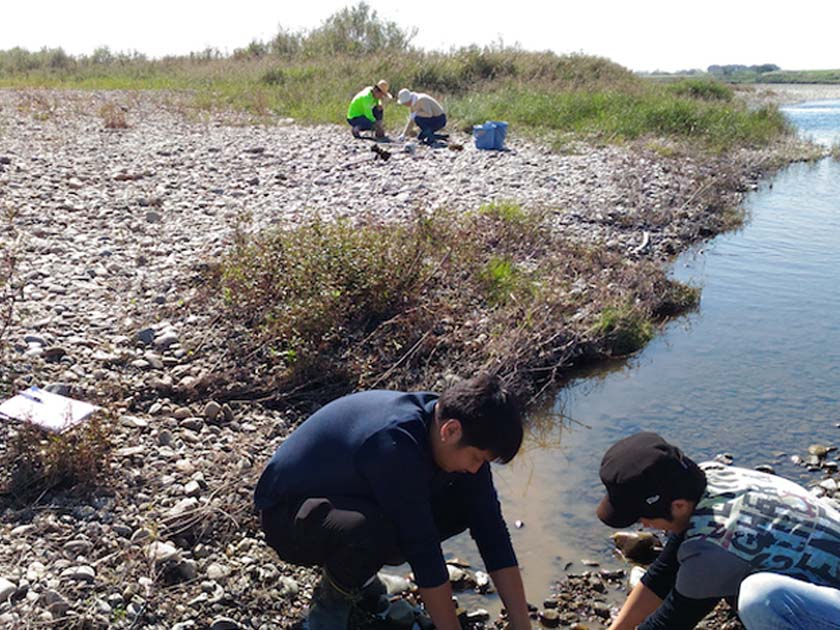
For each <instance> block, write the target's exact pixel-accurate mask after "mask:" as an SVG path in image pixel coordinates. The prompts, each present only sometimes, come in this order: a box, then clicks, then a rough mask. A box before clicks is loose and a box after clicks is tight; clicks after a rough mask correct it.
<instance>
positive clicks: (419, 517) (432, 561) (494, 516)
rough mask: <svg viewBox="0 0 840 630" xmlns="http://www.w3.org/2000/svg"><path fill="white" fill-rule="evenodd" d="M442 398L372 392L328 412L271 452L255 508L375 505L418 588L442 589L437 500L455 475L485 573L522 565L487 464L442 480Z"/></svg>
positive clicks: (444, 574) (444, 572) (446, 475)
mask: <svg viewBox="0 0 840 630" xmlns="http://www.w3.org/2000/svg"><path fill="white" fill-rule="evenodd" d="M437 398H438V397H437V395H436V394H431V393H427V392H414V393H403V392H390V391H381V390H375V391H369V392H362V393H358V394H351V395H350V396H345V397H343V398H339V399H338V400H334V401H333V402H331V403H329V404H328V405H325V406H324V407H322V408H321V409H320V410H318V411H317V412H316V413H315V414H313V415H312V416H311V417H310V418H309V419H307V420H306V421H305V422H304V423H303V424H302V425H301V426H300V427H298V428H297V429H296V430H295V431H294V432H293V433H292V434H291V435H290V436H289V437H288V438H287V439H286V441H284V442H283V443H282V444H281V445H280V447H279V448H278V449H277V451H276V452H275V453H274V455H273V457H272V458H271V460H270V461H269V462H268V465H267V466H266V468H265V470H264V471H263V473H262V476H261V477H260V480H259V482H258V483H257V488H256V490H255V492H254V501H255V503H256V506H257V507H258V508H259V509H261V510H264V509H267V508H270V507H272V506H274V505H276V504H277V503H279V502H281V501H282V500H283V499H284V498H286V497H301V498H302V497H330V496H357V497H365V498H369V499H371V500H372V501H374V502H375V503H376V504H377V505H378V506H379V507H380V508H381V509H382V512H383V513H384V514H385V515H386V516H388V517H389V518H390V519H391V520H392V521H393V522H394V524H395V526H396V529H397V535H398V539H399V543H400V547H401V549H402V551H403V553H404V554H405V557H406V559H407V560H408V562H409V564H410V565H411V568H412V570H413V571H414V577H415V580H416V581H417V584H418V585H419V586H421V587H435V586H440V585H441V584H443V583H444V582H446V581H447V579H448V573H447V570H446V566H445V564H444V560H443V553H442V551H441V548H440V543H439V540H440V536H439V534H438V531H437V528H436V526H435V522H434V519H433V516H432V509H431V501H430V499H431V496H432V495H433V494H434V492H435V488H437V487H440V486H442V485H444V484H447V483H449V482H450V481H452V479H453V478H457V479H458V480H459V483H460V484H461V485H462V486H464V487H466V492H465V500H466V501H467V502H468V513H469V528H470V533H471V534H472V537H473V538H474V539H475V541H476V544H477V545H478V549H479V552H480V553H481V557H482V558H483V560H484V563H485V566H486V569H487V570H488V571H495V570H497V569H502V568H505V567H510V566H516V556H515V555H514V552H513V546H512V545H511V542H510V535H509V533H508V530H507V526H506V525H505V522H504V519H503V518H502V512H501V507H500V505H499V500H498V497H497V495H496V490H495V488H494V487H493V478H492V474H491V472H490V464H489V463H488V464H485V465H484V466H482V467H481V469H479V471H478V472H477V473H476V474H474V475H471V474H467V473H444V472H443V471H441V469H439V468H438V467H437V466H436V465H435V463H434V460H433V458H432V449H431V445H430V443H429V430H430V428H431V425H432V423H433V422H434V408H435V404H436V402H437Z"/></svg>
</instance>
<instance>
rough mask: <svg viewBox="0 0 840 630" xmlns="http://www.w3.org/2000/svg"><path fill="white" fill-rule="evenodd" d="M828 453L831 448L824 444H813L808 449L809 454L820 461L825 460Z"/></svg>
mask: <svg viewBox="0 0 840 630" xmlns="http://www.w3.org/2000/svg"><path fill="white" fill-rule="evenodd" d="M828 452H829V448H828V447H827V446H823V445H822V444H811V446H809V447H808V454H809V455H814V456H816V457H817V458H818V459H825V456H826V455H828Z"/></svg>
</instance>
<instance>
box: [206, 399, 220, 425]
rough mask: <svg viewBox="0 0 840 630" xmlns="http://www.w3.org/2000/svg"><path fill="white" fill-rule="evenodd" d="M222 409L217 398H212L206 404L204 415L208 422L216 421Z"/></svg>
mask: <svg viewBox="0 0 840 630" xmlns="http://www.w3.org/2000/svg"><path fill="white" fill-rule="evenodd" d="M221 411H222V406H221V405H220V404H219V403H217V402H216V401H215V400H211V401H210V402H209V403H207V404H206V405H205V406H204V417H205V418H207V421H208V422H215V420H216V418H218V416H219V414H220V413H221Z"/></svg>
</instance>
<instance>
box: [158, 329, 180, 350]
mask: <svg viewBox="0 0 840 630" xmlns="http://www.w3.org/2000/svg"><path fill="white" fill-rule="evenodd" d="M176 343H178V334H177V333H176V332H175V331H174V330H167V331H165V332H164V333H163V334H162V335H160V336H159V337H155V339H154V345H155V348H157V349H159V350H165V349H166V348H168V347H169V346H172V345H174V344H176Z"/></svg>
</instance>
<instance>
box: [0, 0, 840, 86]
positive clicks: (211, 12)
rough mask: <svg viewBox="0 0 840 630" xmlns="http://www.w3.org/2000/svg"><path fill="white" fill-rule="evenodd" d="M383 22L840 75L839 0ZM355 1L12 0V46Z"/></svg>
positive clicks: (121, 39) (226, 48) (115, 44)
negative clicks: (838, 71) (836, 71)
mask: <svg viewBox="0 0 840 630" xmlns="http://www.w3.org/2000/svg"><path fill="white" fill-rule="evenodd" d="M367 3H368V5H369V6H370V7H371V8H372V9H374V10H376V11H377V13H378V14H379V16H380V17H381V18H384V19H387V20H392V21H394V22H396V23H397V24H399V25H400V26H401V27H403V28H406V29H408V28H411V27H416V28H417V29H418V31H417V36H416V37H415V39H414V40H413V42H412V43H413V44H414V45H416V46H418V47H421V48H425V49H427V50H449V49H450V48H453V47H460V46H467V45H471V44H476V45H479V46H482V45H487V44H492V43H498V42H499V41H501V42H503V43H504V44H508V45H513V44H518V45H519V46H521V47H522V48H524V49H525V50H540V51H542V50H551V51H554V52H556V53H558V54H566V53H584V54H590V55H597V56H601V57H607V58H608V59H611V60H612V61H615V62H617V63H619V64H621V65H623V66H625V67H627V68H630V69H631V70H637V71H651V70H663V71H668V72H673V71H676V70H685V69H691V68H699V69H706V68H707V67H708V66H709V65H712V64H744V65H755V64H764V63H774V64H776V65H778V66H781V67H782V68H784V69H786V70H804V69H811V70H816V69H829V68H831V69H834V68H840V45H838V44H837V39H838V24H840V1H838V0H797V1H795V2H794V1H791V0H786V1H785V2H781V1H779V0H704V1H703V2H697V1H690V0H589V1H586V0H575V1H573V2H570V1H568V0H553V1H552V0H504V1H496V0H485V1H483V2H464V1H462V2H457V1H452V0H419V1H417V2H409V1H407V0H401V1H398V0H387V1H386V0H368V2H367ZM354 4H356V2H355V1H348V0H304V1H302V2H301V1H300V0H274V1H273V2H269V1H265V0H225V1H219V0H143V1H141V2H131V3H128V2H120V1H118V0H40V1H39V0H29V1H28V2H19V1H16V0H5V1H4V2H3V5H4V6H2V8H0V50H8V49H10V48H13V47H16V46H20V47H22V48H26V49H28V50H39V49H40V48H42V47H48V48H57V47H61V48H63V49H64V50H65V51H66V52H68V53H70V54H72V55H79V54H90V53H91V52H93V51H94V50H95V49H96V48H99V47H102V46H107V47H108V48H110V49H111V50H112V51H115V52H116V51H119V52H130V51H137V52H140V53H143V54H146V55H147V56H149V57H161V56H164V55H181V54H186V53H189V52H195V51H201V50H204V49H206V48H208V47H210V48H216V49H218V50H220V51H222V52H225V53H230V52H233V50H234V49H236V48H242V47H244V46H246V45H247V44H248V43H249V42H250V41H252V40H254V39H257V40H263V41H268V40H269V39H271V38H272V36H273V35H275V34H276V33H277V32H278V30H279V29H280V27H283V28H285V29H286V30H290V31H299V30H301V29H311V28H314V27H317V26H319V25H320V24H321V23H322V22H323V21H324V20H325V19H326V18H327V17H329V16H330V15H331V14H333V13H334V12H335V11H337V10H339V9H341V8H343V7H345V6H348V5H354Z"/></svg>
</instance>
